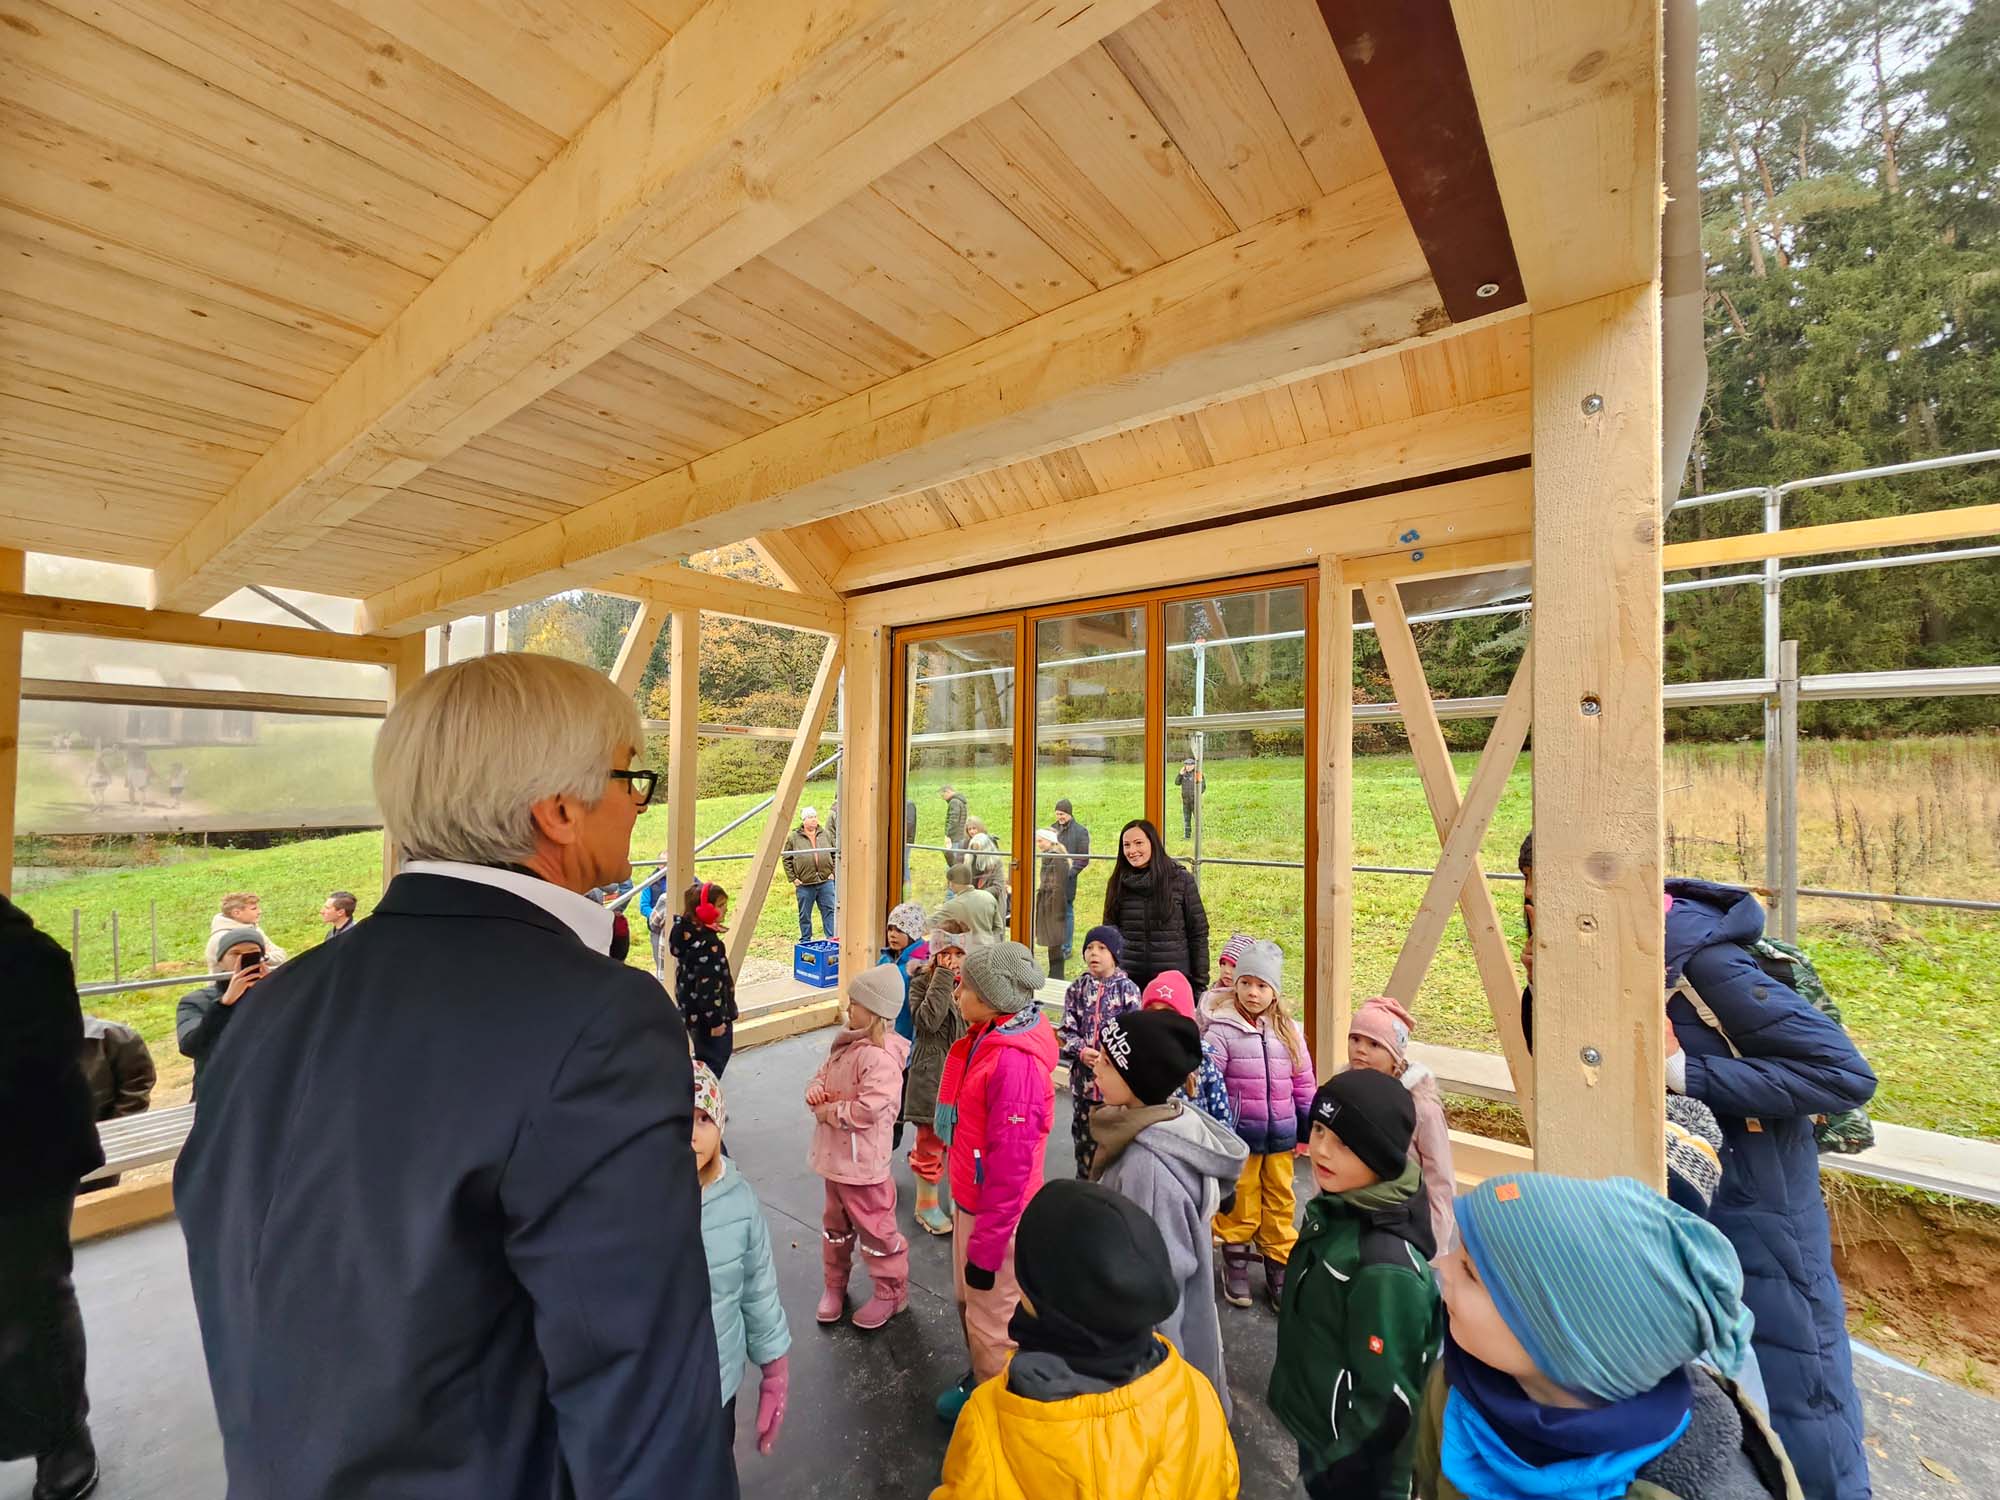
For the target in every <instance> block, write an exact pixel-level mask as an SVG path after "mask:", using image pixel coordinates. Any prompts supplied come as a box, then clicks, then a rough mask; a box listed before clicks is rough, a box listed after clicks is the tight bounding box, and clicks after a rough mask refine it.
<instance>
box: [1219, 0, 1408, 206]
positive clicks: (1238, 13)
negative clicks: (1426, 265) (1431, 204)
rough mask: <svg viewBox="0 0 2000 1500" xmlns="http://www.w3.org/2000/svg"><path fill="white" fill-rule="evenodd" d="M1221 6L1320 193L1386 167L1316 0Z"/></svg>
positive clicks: (1256, 0) (1249, 0) (1236, 1)
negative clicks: (1310, 170)
mask: <svg viewBox="0 0 2000 1500" xmlns="http://www.w3.org/2000/svg"><path fill="white" fill-rule="evenodd" d="M1222 13H1223V15H1225V16H1226V17H1228V19H1229V25H1230V28H1231V30H1233V31H1234V32H1235V33H1236V40H1237V41H1238V43H1240V44H1241V46H1242V48H1243V51H1244V53H1245V55H1247V56H1248V57H1249V59H1250V63H1251V66H1252V67H1254V68H1255V69H1256V70H1257V76H1258V77H1259V78H1260V79H1261V80H1262V81H1263V84H1264V90H1265V92H1266V93H1268V94H1269V95H1270V96H1271V103H1272V104H1273V105H1275V106H1276V107H1277V110H1278V114H1279V116H1280V117H1281V118H1282V119H1283V120H1284V122H1285V126H1286V128H1287V129H1288V130H1289V131H1290V132H1291V136H1292V140H1293V141H1294V142H1295V143H1296V144H1297V146H1298V148H1299V154H1300V156H1302V157H1304V158H1305V163H1306V165H1307V166H1308V167H1309V168H1311V169H1312V174H1313V177H1314V178H1315V179H1316V180H1317V181H1318V183H1319V190H1320V191H1321V192H1322V193H1331V192H1335V191H1337V190H1339V189H1340V188H1344V187H1346V186H1348V185H1349V184H1350V183H1354V182H1359V181H1360V180H1361V179H1362V178H1364V177H1372V176H1374V175H1375V174H1376V173H1377V172H1380V171H1382V170H1384V168H1383V165H1382V152H1381V150H1380V149H1379V148H1378V147H1377V146H1376V144H1375V136H1374V133H1373V132H1372V131H1370V130H1369V128H1368V118H1367V116H1366V115H1364V114H1362V112H1361V101H1360V100H1358V99H1356V98H1355V97H1354V85H1353V84H1351V83H1349V82H1348V81H1347V70H1346V69H1345V68H1343V67H1342V66H1341V65H1340V53H1339V51H1338V50H1337V49H1336V48H1335V47H1334V45H1333V37H1332V36H1331V35H1330V34H1329V33H1328V31H1327V29H1326V23H1325V22H1324V21H1322V20H1321V19H1320V16H1319V8H1318V6H1317V5H1315V4H1314V3H1313V0H1222Z"/></svg>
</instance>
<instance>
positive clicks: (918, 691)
mask: <svg viewBox="0 0 2000 1500" xmlns="http://www.w3.org/2000/svg"><path fill="white" fill-rule="evenodd" d="M1014 643H1015V636H1014V629H1013V627H1012V626H1003V627H998V628H995V629H990V630H978V631H971V632H968V633H966V634H963V635H950V636H937V637H933V638H931V639H927V640H918V641H912V642H911V643H910V647H909V654H908V657H907V662H908V667H907V681H906V683H905V690H906V691H907V693H908V694H909V697H908V700H907V703H906V709H907V715H906V717H905V719H904V722H905V723H906V724H907V725H908V726H909V745H908V756H909V759H908V760H907V761H906V762H905V767H904V771H905V774H904V778H903V795H904V799H905V801H904V805H903V837H904V840H905V842H904V847H903V883H902V892H903V899H904V900H905V901H920V902H922V903H923V905H924V907H925V909H926V910H932V911H934V910H936V909H937V907H938V906H939V905H941V904H942V903H943V902H944V900H945V899H946V897H947V895H948V893H949V892H948V880H949V881H954V882H956V883H957V884H958V885H960V886H966V885H969V886H972V887H975V888H978V889H982V890H990V891H992V892H993V894H994V895H995V896H997V897H998V898H999V899H1000V905H1001V909H1002V911H1005V910H1006V909H1007V905H1008V899H1007V890H1008V884H1009V878H1010V874H1011V872H1010V870H1009V868H1008V867H1009V865H1010V864H1011V862H1012V860H1013V858H1014V853H1015V851H1014V850H1013V848H1012V847H1011V846H1012V843H1013V833H1014V715H1015V712H1016V704H1015V699H1014ZM961 819H962V820H963V824H962V826H961ZM948 824H949V829H948V826H947V825H948ZM947 831H949V833H950V840H949V842H947V838H946V834H947Z"/></svg>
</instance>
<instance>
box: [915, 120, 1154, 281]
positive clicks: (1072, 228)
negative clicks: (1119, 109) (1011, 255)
mask: <svg viewBox="0 0 2000 1500" xmlns="http://www.w3.org/2000/svg"><path fill="white" fill-rule="evenodd" d="M938 144H939V146H940V148H941V149H942V150H943V151H944V153H945V154H946V155H947V156H949V157H950V158H951V159H952V160H953V161H954V162H956V163H957V164H958V165H959V166H961V167H963V168H964V169H965V170H966V172H968V173H969V174H970V175H971V176H972V178H973V179H974V180H975V181H976V182H978V183H979V184H980V185H981V186H982V187H984V188H985V189H986V190H987V191H988V192H990V193H992V194H993V195H994V197H996V198H998V199H999V200H1000V201H1001V202H1003V203H1005V204H1006V205H1007V207H1008V208H1009V209H1010V210H1012V211H1013V213H1014V214H1015V216H1016V217H1018V218H1019V219H1020V220H1021V222H1022V223H1024V224H1026V225H1027V226H1028V227H1029V228H1030V229H1032V230H1034V232H1035V233H1036V234H1037V235H1039V236H1040V237H1041V238H1042V239H1043V240H1044V241H1045V242H1047V244H1048V245H1049V246H1050V247H1051V248H1053V249H1054V250H1055V252H1056V253H1057V254H1058V255H1060V256H1062V258H1063V259H1064V260H1066V261H1068V262H1069V264H1071V265H1073V266H1075V267H1076V268H1077V270H1078V271H1080V272H1081V273H1082V274H1083V275H1085V276H1087V277H1088V278H1089V279H1090V280H1091V281H1092V282H1093V283H1094V284H1095V285H1097V286H1098V287H1100V288H1102V287H1106V286H1110V285H1112V284H1114V283H1116V282H1120V281H1124V280H1126V279H1128V278H1129V277H1131V276H1134V275H1136V274H1137V273H1138V272H1140V271H1144V270H1147V269H1149V268H1150V267H1153V266H1156V265H1158V264H1159V263H1160V260H1161V257H1160V256H1159V255H1158V254H1157V253H1156V252H1155V251H1154V249H1153V246H1152V244H1151V242H1150V241H1148V240H1147V239H1146V237H1145V235H1143V234H1142V233H1140V232H1139V230H1138V228H1137V227H1136V226H1134V224H1133V223H1132V221H1131V220H1130V219H1128V218H1126V217H1125V215H1124V213H1123V212H1122V211H1121V210H1120V209H1119V207H1118V205H1117V204H1116V203H1115V202H1114V201H1113V200H1112V199H1111V197H1110V196H1109V195H1108V193H1107V192H1106V191H1105V190H1104V188H1103V187H1101V186H1100V185H1099V184H1098V183H1097V182H1095V181H1094V180H1093V179H1092V178H1091V177H1090V175H1089V174H1088V173H1086V172H1084V171H1082V170H1081V169H1079V168H1078V167H1077V165H1076V163H1075V162H1074V160H1073V159H1072V158H1071V157H1070V155H1069V153H1068V152H1067V151H1066V150H1065V149H1064V148H1063V147H1062V146H1061V145H1059V144H1058V143H1057V142H1056V141H1054V140H1053V139H1051V138H1050V136H1049V133H1048V131H1046V130H1045V129H1043V128H1042V126H1041V124H1040V123H1039V122H1038V121H1037V120H1036V119H1035V118H1034V117H1033V116H1031V115H1029V113H1028V112H1027V110H1026V109H1024V108H1023V107H1022V106H1021V104H1020V101H1018V100H1012V99H1010V100H1008V101H1007V102H1006V103H1005V104H1002V105H1000V106H998V107H997V108H995V109H990V110H988V111H987V112H986V113H985V114H983V115H981V116H980V117H979V118H978V119H976V120H974V121H973V122H972V123H971V124H969V125H967V126H965V127H964V128H963V129H961V130H958V131H955V132H953V133H952V134H951V135H948V136H946V137H945V138H944V140H942V141H940V142H939V143H938Z"/></svg>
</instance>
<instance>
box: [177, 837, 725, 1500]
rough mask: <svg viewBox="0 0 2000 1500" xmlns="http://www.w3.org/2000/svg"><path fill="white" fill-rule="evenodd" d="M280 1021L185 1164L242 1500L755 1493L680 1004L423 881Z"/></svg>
mask: <svg viewBox="0 0 2000 1500" xmlns="http://www.w3.org/2000/svg"><path fill="white" fill-rule="evenodd" d="M256 1000H257V1003H256V1004H255V1005H251V1006H245V1007H243V1010H244V1014H243V1015H241V1016H238V1017H237V1018H236V1019H235V1020H234V1021H233V1022H232V1023H231V1024H230V1026H229V1028H228V1030H227V1031H226V1032H225V1033H224V1034H223V1035H222V1036H221V1038H220V1039H219V1040H218V1041H217V1043H216V1046H215V1048H214V1050H213V1052H212V1053H211V1054H210V1056H209V1060H208V1065H207V1066H206V1068H204V1070H203V1073H202V1081H201V1082H202V1092H201V1109H200V1112H199V1113H198V1114H197V1116H196V1118H195V1126H194V1132H193V1134H192V1135H191V1136H190V1138H189V1140H188V1145H187V1149H186V1150H185V1151H184V1152H183V1153H182V1154H181V1158H180V1162H179V1165H178V1167H177V1168H176V1170H175V1172H174V1201H175V1206H176V1208H177V1209H178V1210H179V1213H180V1220H181V1227H182V1230H183V1232H184V1233H185V1235H186V1237H187V1247H188V1269H189V1272H190V1276H191V1279H192V1282H193V1286H194V1300H195V1310H196V1312H197V1314H198V1315H199V1317H200V1320H201V1332H202V1345H203V1349H204V1352H205V1353H206V1355H207V1361H208V1373H209V1382H210V1385H211V1388H212V1390H213V1393H214V1396H215V1410H216V1416H217V1417H218V1419H219V1420H220V1424H221V1428H222V1442H223V1454H224V1458H225V1461H226V1463H227V1466H228V1473H229V1496H230V1500H332V1497H335V1496H339V1497H341V1500H360V1497H376V1496H380V1497H383V1500H389V1497H394V1500H445V1497H463V1500H550V1497H556V1500H564V1497H571V1496H579V1497H590V1500H606V1497H618V1500H627V1497H629V1500H639V1497H642V1496H643V1497H647V1500H653V1497H657V1496H662V1495H686V1496H688V1497H690V1500H694V1497H702V1500H707V1497H709V1496H717V1497H722V1500H731V1497H733V1496H735V1494H736V1492H737V1490H736V1477H735V1471H734V1466H733V1463H732V1460H731V1457H730V1444H729V1435H728V1433H727V1432H726V1431H725V1430H724V1428H723V1426H722V1420H721V1392H720V1383H719V1379H718V1371H717V1365H716V1362H715V1332H714V1327H713V1324H712V1323H711V1321H710V1318H709V1299H708V1270H707V1263H706V1260H705V1259H704V1257H703V1253H702V1243H701V1191H700V1187H699V1185H698V1184H697V1182H696V1180H695V1169H694V1154H693V1152H692V1151H690V1150H689V1148H688V1142H689V1135H690V1131H691V1130H692V1127H693V1118H694V1083H693V1075H692V1072H691V1070H690V1064H689V1061H688V1047H687V1039H686V1035H685V1033H684V1031H683V1030H682V1027H681V1022H680V1018H679V1017H678V1016H677V1015H675V1013H674V1011H673V1008H672V1007H671V1006H665V1005H662V1004H660V988H659V985H658V983H657V982H656V981H655V980H653V979H652V977H651V976H649V975H647V974H645V973H643V972H641V971H640V970H638V969H630V968H626V967H624V966H623V965H620V964H616V963H613V962H612V961H611V959H610V958H609V957H608V956H606V955H604V954H601V953H594V952H592V951H590V950H589V949H588V948H586V947H584V946H583V944H581V943H580V942H578V940H577V938H576V935H575V934H574V933H573V932H572V931H571V930H570V929H569V928H568V927H566V926H564V925H563V924H562V923H561V922H559V921H558V920H557V919H556V918H554V917H552V916H550V915H549V914H548V913H546V912H544V911H543V910H541V908H539V907H537V906H535V905H533V904H532V903H530V902H527V901H524V900H522V899H520V898H519V897H517V896H514V895H512V894H510V893H508V892H506V891H502V890H496V889H493V888H490V887H487V886H482V885H477V884H474V883H472V882H469V881H462V880H453V879H450V878H448V877H445V876H438V875H400V876H398V877H397V878H396V879H395V881H394V882H393V883H392V884H391V885H390V887H389V889H388V891H387V892H386V893H385V894H384V895H383V898H382V903H381V905H380V906H378V907H377V908H376V909H375V911H374V913H373V914H372V915H370V916H369V917H367V918H365V919H364V920H362V921H361V922H359V923H357V924H356V926H355V929H354V931H353V932H352V933H350V934H348V939H347V941H346V942H344V943H327V944H323V945H321V946H320V947H317V948H314V949H313V950H312V951H311V952H309V953H306V954H303V955H302V956H300V957H298V958H295V959H293V960H292V961H291V962H290V963H288V964H286V965H284V966H283V967H282V968H280V969H278V970H276V971H275V972H274V973H273V974H272V976H271V977H270V978H269V979H267V980H265V981H263V983H261V984H260V985H258V987H257V995H256Z"/></svg>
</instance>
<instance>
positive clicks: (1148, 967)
mask: <svg viewBox="0 0 2000 1500" xmlns="http://www.w3.org/2000/svg"><path fill="white" fill-rule="evenodd" d="M1104 921H1105V924H1106V925H1107V926H1111V927H1116V928H1117V929H1118V930H1119V931H1120V932H1121V933H1123V934H1124V935H1125V953H1124V958H1123V960H1122V966H1123V968H1124V970H1125V972H1126V974H1128V975H1129V976H1130V977H1131V980H1132V982H1133V983H1134V984H1136V985H1137V986H1138V987H1139V988H1140V989H1142V990H1143V989H1144V988H1145V987H1146V986H1147V985H1149V984H1151V983H1152V982H1153V980H1154V979H1156V978H1157V977H1158V976H1160V975H1161V974H1165V973H1168V972H1169V971H1178V972H1179V973H1182V974H1185V975H1187V977H1188V978H1189V980H1190V981H1192V982H1193V984H1194V988H1195V992H1196V993H1197V994H1199V993H1200V992H1201V991H1202V990H1205V989H1207V988H1208V912H1207V911H1206V909H1204V908H1203V906H1202V904H1201V887H1200V886H1199V885H1197V884H1196V883H1195V878H1194V876H1193V875H1192V874H1190V873H1189V872H1188V871H1187V870H1186V869H1184V868H1183V867H1182V866H1180V865H1177V864H1175V863H1174V861H1172V860H1171V859H1169V858H1167V851H1166V847H1165V846H1164V845H1163V844H1162V843H1161V842H1160V831H1159V829H1157V828H1155V827H1154V826H1153V825H1152V824H1151V823H1149V822H1147V821H1146V820H1145V819H1144V818H1134V819H1133V820H1132V821H1131V822H1129V823H1127V824H1126V825H1125V827H1124V830H1123V831H1122V832H1120V834H1119V835H1118V858H1117V860H1116V861H1115V862H1114V863H1113V864H1112V866H1111V881H1110V884H1108V885H1107V886H1106V887H1105V890H1104Z"/></svg>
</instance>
